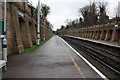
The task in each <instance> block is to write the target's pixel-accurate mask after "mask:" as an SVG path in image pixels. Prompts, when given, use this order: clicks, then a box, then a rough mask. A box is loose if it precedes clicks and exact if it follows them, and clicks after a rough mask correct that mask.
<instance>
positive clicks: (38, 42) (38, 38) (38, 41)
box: [37, 0, 40, 46]
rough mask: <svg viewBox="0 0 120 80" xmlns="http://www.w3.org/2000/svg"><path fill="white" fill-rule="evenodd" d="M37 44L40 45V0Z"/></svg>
mask: <svg viewBox="0 0 120 80" xmlns="http://www.w3.org/2000/svg"><path fill="white" fill-rule="evenodd" d="M37 46H40V0H38V27H37Z"/></svg>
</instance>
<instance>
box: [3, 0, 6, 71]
mask: <svg viewBox="0 0 120 80" xmlns="http://www.w3.org/2000/svg"><path fill="white" fill-rule="evenodd" d="M3 59H4V60H5V62H6V63H7V25H6V0H4V37H3ZM5 70H6V66H5Z"/></svg>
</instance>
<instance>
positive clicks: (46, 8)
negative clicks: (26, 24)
mask: <svg viewBox="0 0 120 80" xmlns="http://www.w3.org/2000/svg"><path fill="white" fill-rule="evenodd" d="M41 13H42V16H43V18H46V17H47V15H48V14H49V13H50V7H49V6H47V5H46V4H41Z"/></svg>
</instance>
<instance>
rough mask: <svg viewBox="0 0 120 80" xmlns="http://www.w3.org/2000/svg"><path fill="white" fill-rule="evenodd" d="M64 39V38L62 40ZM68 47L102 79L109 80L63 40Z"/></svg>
mask: <svg viewBox="0 0 120 80" xmlns="http://www.w3.org/2000/svg"><path fill="white" fill-rule="evenodd" d="M61 39H62V38H61ZM62 40H63V39H62ZM63 42H64V43H65V44H67V46H69V47H70V48H71V49H72V50H73V51H74V52H75V53H77V55H78V56H79V57H81V58H82V59H83V60H84V61H85V62H86V63H87V64H88V65H89V66H90V67H91V68H92V69H93V70H94V71H95V72H97V73H98V74H99V75H100V76H101V77H102V78H104V79H105V80H109V79H108V78H107V77H106V76H104V75H103V74H102V73H101V72H100V71H99V70H98V69H97V68H95V67H94V66H93V65H92V64H91V63H90V62H89V61H88V60H87V59H85V58H84V57H83V56H82V55H80V54H79V53H78V52H77V51H76V50H75V49H74V48H72V47H71V46H70V45H69V44H68V43H67V42H66V41H65V40H63Z"/></svg>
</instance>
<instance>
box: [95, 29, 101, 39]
mask: <svg viewBox="0 0 120 80" xmlns="http://www.w3.org/2000/svg"><path fill="white" fill-rule="evenodd" d="M98 39H100V32H99V31H98V32H97V35H96V40H98Z"/></svg>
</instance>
